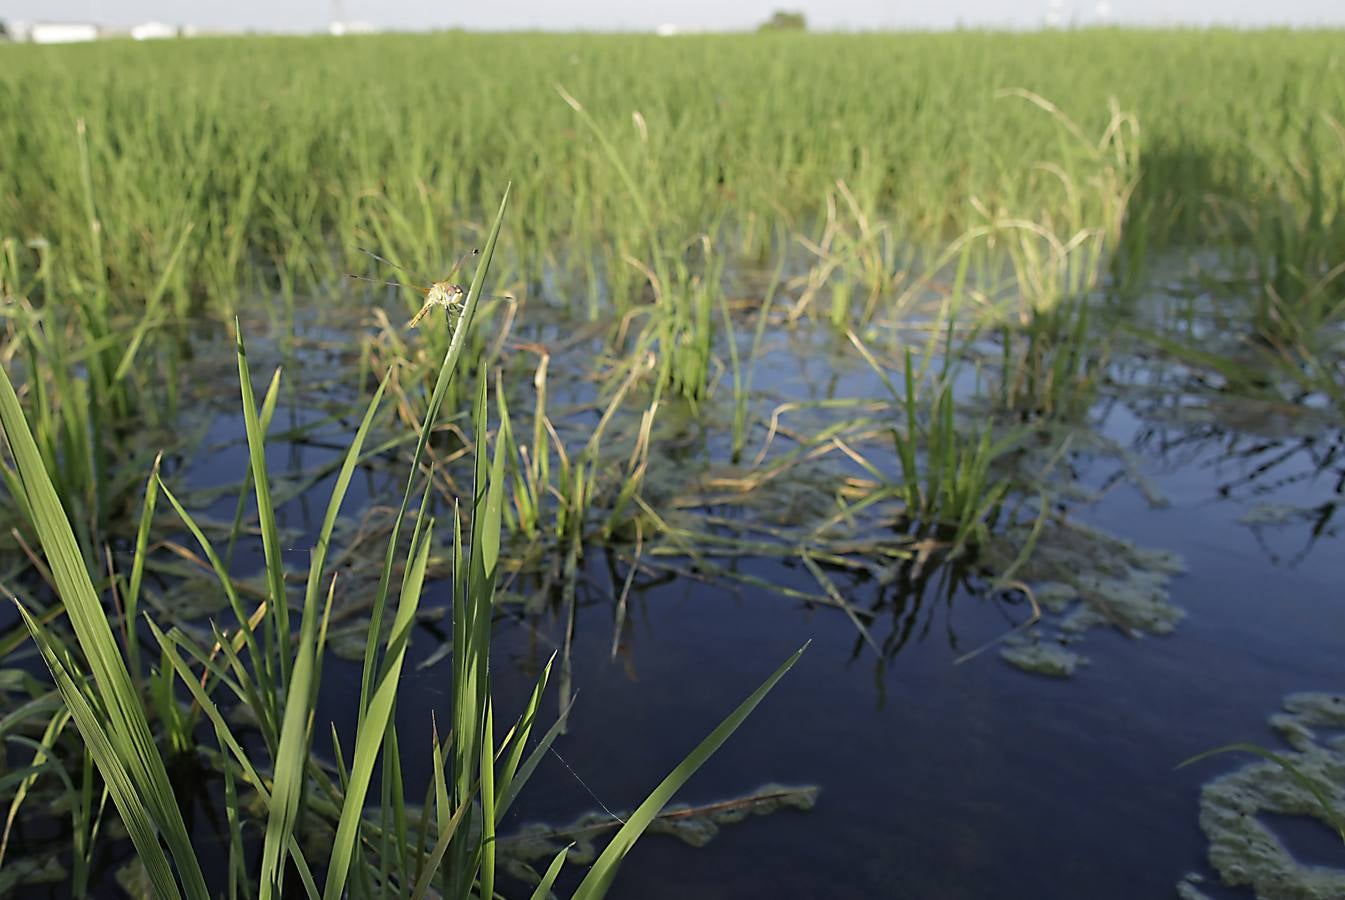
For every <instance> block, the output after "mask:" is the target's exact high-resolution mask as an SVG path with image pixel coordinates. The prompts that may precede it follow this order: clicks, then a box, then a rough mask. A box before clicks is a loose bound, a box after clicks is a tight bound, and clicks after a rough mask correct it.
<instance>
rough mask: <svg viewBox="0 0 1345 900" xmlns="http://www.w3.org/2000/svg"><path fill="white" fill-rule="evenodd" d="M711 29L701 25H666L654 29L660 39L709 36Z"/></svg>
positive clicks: (669, 23)
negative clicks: (685, 35)
mask: <svg viewBox="0 0 1345 900" xmlns="http://www.w3.org/2000/svg"><path fill="white" fill-rule="evenodd" d="M709 31H710V29H708V28H706V27H704V26H701V25H674V24H673V23H671V22H668V23H665V24H663V25H660V26H658V27H657V28H655V29H654V33H655V34H657V35H658V36H659V37H676V36H677V35H679V34H707V33H708V32H709Z"/></svg>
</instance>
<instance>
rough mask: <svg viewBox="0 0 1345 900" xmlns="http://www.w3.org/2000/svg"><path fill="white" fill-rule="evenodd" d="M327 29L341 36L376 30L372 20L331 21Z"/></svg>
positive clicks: (368, 32)
mask: <svg viewBox="0 0 1345 900" xmlns="http://www.w3.org/2000/svg"><path fill="white" fill-rule="evenodd" d="M327 31H328V32H330V33H331V34H334V35H336V36H337V37H341V36H343V35H347V34H373V33H374V32H376V31H378V29H377V28H376V27H375V26H374V24H373V23H372V22H332V23H331V24H330V25H328V26H327Z"/></svg>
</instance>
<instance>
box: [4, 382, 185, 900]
mask: <svg viewBox="0 0 1345 900" xmlns="http://www.w3.org/2000/svg"><path fill="white" fill-rule="evenodd" d="M0 426H3V429H4V434H5V438H6V440H7V441H8V443H9V447H10V453H11V455H12V456H13V459H14V463H15V468H16V469H17V471H18V475H19V479H20V482H21V487H22V489H23V493H24V496H25V497H26V500H27V506H28V509H29V510H30V511H31V512H32V514H33V526H34V528H35V529H36V531H37V533H38V537H39V538H40V540H41V542H42V549H43V552H44V555H45V556H46V559H47V563H48V566H49V567H50V569H51V573H52V577H53V578H54V580H55V582H56V587H57V590H58V592H59V593H60V595H61V599H62V600H63V601H64V603H65V608H66V612H67V614H68V615H69V617H70V622H71V625H72V626H73V628H74V630H75V635H76V637H77V639H78V641H79V646H80V648H81V649H82V650H83V651H84V655H85V658H86V659H87V660H88V664H89V667H90V670H91V672H92V674H93V679H94V692H95V695H96V696H97V698H98V706H97V707H95V706H94V705H92V704H90V703H89V702H88V701H87V700H86V699H85V697H84V695H83V694H82V692H81V691H80V689H79V688H78V687H76V685H75V679H74V677H73V675H71V674H70V673H69V672H68V671H67V670H66V668H65V666H64V665H63V664H62V663H61V662H60V660H59V658H58V657H57V655H56V653H55V651H54V649H53V648H52V646H51V644H50V642H49V640H47V639H46V635H45V634H44V633H43V632H42V627H41V626H39V625H38V624H37V622H36V621H35V620H34V619H33V618H32V617H31V616H30V615H29V614H28V612H27V611H26V610H23V609H22V607H20V610H21V612H22V614H23V616H24V622H25V624H27V626H28V628H29V631H30V632H32V634H33V635H34V638H35V639H36V640H37V641H38V646H39V648H40V649H41V650H42V653H43V657H44V659H45V661H46V662H47V664H48V667H49V668H52V667H53V665H54V668H52V674H53V676H54V677H56V678H57V679H58V687H61V696H62V697H63V698H64V699H65V701H66V704H67V706H69V707H70V710H71V713H72V715H74V716H75V722H76V724H77V725H78V726H79V728H80V733H81V734H83V735H84V737H85V740H86V741H87V742H88V743H89V746H90V749H91V752H93V745H94V744H95V743H97V744H98V748H97V751H96V755H95V760H96V761H97V762H98V765H99V771H100V772H101V773H102V774H103V777H104V778H105V779H106V780H107V781H108V783H109V788H110V789H111V788H112V784H113V783H114V782H115V784H116V787H115V789H114V790H113V800H114V802H116V804H117V808H118V810H119V811H120V812H121V813H122V815H123V817H129V818H132V819H135V820H136V823H135V825H134V826H131V825H128V828H135V829H140V834H139V839H137V840H136V841H135V843H136V849H137V851H138V852H139V853H141V854H144V855H145V856H146V857H147V863H146V864H147V866H152V867H153V868H154V870H155V871H156V872H157V873H158V876H159V878H160V880H162V877H163V875H164V874H165V873H166V872H167V858H166V857H165V856H164V854H163V851H162V849H161V846H160V844H159V843H158V836H159V835H162V837H163V839H164V841H165V842H166V843H167V845H168V848H169V851H170V852H171V854H172V857H173V861H174V863H175V864H176V866H177V871H178V874H179V875H180V876H181V878H182V883H183V889H184V890H185V891H186V894H187V896H188V897H189V898H193V900H195V898H202V900H204V898H205V897H207V896H208V891H207V889H206V885H205V879H204V876H203V875H202V874H201V868H200V865H199V863H198V862H197V859H196V854H195V850H194V849H193V847H192V844H191V840H190V838H189V837H188V835H187V829H186V825H185V823H184V822H183V820H182V813H181V812H180V810H179V809H178V805H177V799H176V797H175V796H174V794H173V789H172V785H171V784H170V782H169V780H168V773H167V771H166V770H165V768H164V764H163V759H162V758H161V757H160V756H159V752H158V749H157V748H156V747H155V745H154V739H153V736H152V734H151V732H150V728H149V722H148V721H147V720H146V718H145V712H144V709H143V707H142V706H141V703H140V697H139V695H138V693H137V692H136V689H135V686H134V684H133V682H132V680H131V676H130V673H129V672H128V671H127V669H126V664H125V662H124V661H123V660H122V657H121V654H120V651H119V649H118V647H117V640H116V637H115V636H114V635H113V633H112V628H111V626H110V624H109V623H108V618H107V615H106V613H105V612H104V610H103V607H102V603H101V602H100V601H99V598H98V594H97V592H96V591H95V590H94V587H93V583H92V581H91V580H90V578H89V572H88V569H86V568H85V565H84V557H83V555H82V554H81V552H80V549H79V546H78V544H77V542H76V540H75V535H74V532H73V531H72V530H71V527H70V522H69V520H68V519H67V517H66V514H65V510H64V508H63V507H62V506H61V502H60V499H59V498H58V496H57V494H56V490H55V488H54V487H53V486H52V483H51V479H50V477H49V476H48V474H47V470H46V467H45V465H44V464H43V461H42V456H41V454H40V453H39V452H38V449H37V444H36V443H35V442H34V440H33V435H32V432H31V431H30V430H29V428H28V423H27V421H26V420H25V419H24V416H23V409H22V407H21V406H20V405H19V398H18V396H17V395H16V394H15V392H14V386H13V384H12V383H11V382H10V380H9V373H8V372H3V371H0ZM169 879H170V880H171V874H170V875H169ZM158 883H159V882H158V881H156V884H158ZM168 888H169V885H168V884H161V885H160V889H161V890H164V891H167V892H166V893H165V894H164V896H165V897H176V896H179V894H178V891H177V888H176V887H173V888H172V889H171V890H168Z"/></svg>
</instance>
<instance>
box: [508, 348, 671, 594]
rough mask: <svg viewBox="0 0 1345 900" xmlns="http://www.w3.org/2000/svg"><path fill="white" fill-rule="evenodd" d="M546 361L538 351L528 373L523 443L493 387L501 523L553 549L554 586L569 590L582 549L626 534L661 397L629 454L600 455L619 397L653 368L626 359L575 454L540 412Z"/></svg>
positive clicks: (531, 552)
mask: <svg viewBox="0 0 1345 900" xmlns="http://www.w3.org/2000/svg"><path fill="white" fill-rule="evenodd" d="M550 360H551V357H550V355H549V354H547V353H546V352H545V350H543V351H542V352H541V356H540V359H539V362H538V365H537V368H536V370H535V372H534V375H533V379H532V383H533V390H534V391H535V397H536V399H535V401H534V405H533V424H532V430H531V436H530V438H529V439H525V440H520V438H519V437H518V436H517V435H516V434H515V432H514V428H513V424H512V421H511V418H510V416H509V408H508V404H507V403H506V401H505V399H504V393H503V391H501V390H499V389H498V388H497V390H496V403H497V408H498V413H499V417H500V430H499V436H498V438H497V442H498V445H499V446H501V447H502V448H503V452H504V454H505V457H506V459H507V464H506V465H507V472H508V474H509V475H510V478H511V482H512V490H511V503H510V504H509V507H508V508H507V510H506V513H505V521H506V524H507V525H508V527H509V528H510V530H513V531H516V532H518V533H520V534H521V535H522V536H523V538H524V539H525V540H526V541H527V542H528V544H529V545H530V547H533V548H536V547H541V546H542V545H546V546H547V547H549V548H550V549H551V550H552V551H554V555H553V561H554V562H555V563H556V564H557V565H559V567H560V577H561V579H562V584H563V585H564V586H565V587H566V589H567V590H570V589H572V588H573V584H574V581H575V579H576V578H577V577H578V574H579V561H580V559H581V558H582V556H583V552H584V546H585V543H586V542H587V541H588V540H590V539H597V540H603V541H606V540H610V539H611V538H612V537H613V535H615V534H618V533H621V534H625V533H628V532H629V531H630V527H629V526H630V523H631V519H632V518H633V517H638V513H637V512H636V511H635V507H636V506H637V504H636V503H635V499H636V498H637V497H638V496H639V493H640V490H641V488H642V487H643V484H644V480H645V474H646V472H647V471H648V467H649V451H650V435H651V433H652V431H653V427H654V420H655V417H656V416H657V414H658V408H659V403H660V394H661V391H660V389H659V386H658V384H657V383H656V384H655V386H654V390H653V396H652V399H651V400H650V403H649V406H648V407H647V408H646V409H645V410H644V412H643V413H642V414H641V416H640V422H639V426H638V428H637V429H636V431H635V434H634V437H633V440H632V445H631V448H630V452H629V456H628V457H626V458H624V460H621V459H613V455H614V454H613V453H612V451H611V447H610V446H609V447H608V448H607V450H606V451H604V439H605V438H607V437H608V429H609V428H610V427H611V425H612V422H613V420H614V419H615V418H616V417H617V415H618V414H619V413H620V412H621V410H622V408H623V406H624V404H625V402H626V399H627V397H628V396H629V395H630V394H631V392H632V391H633V390H634V389H635V388H636V387H637V386H638V385H639V384H640V382H641V381H643V380H645V379H647V378H648V376H649V375H650V374H651V372H652V371H653V369H654V367H655V365H656V363H655V362H654V360H653V358H652V356H648V357H645V358H643V359H641V358H640V357H638V356H637V357H632V358H631V359H630V360H628V361H627V362H626V363H625V364H624V365H625V369H626V372H625V375H624V377H623V378H622V379H621V380H620V381H619V382H618V383H617V386H616V388H615V390H614V391H613V393H612V396H611V397H610V398H609V399H608V400H607V402H606V405H605V406H604V407H603V411H602V414H601V415H600V416H599V418H598V422H597V424H596V425H595V426H594V428H593V429H592V431H590V432H589V434H588V437H587V440H585V442H584V443H583V445H582V446H580V447H579V448H577V449H571V448H567V447H566V445H565V442H564V440H563V439H562V437H561V435H560V433H559V432H558V431H557V429H556V427H555V425H554V424H553V423H552V421H551V419H550V418H549V417H548V415H547V412H546V403H547V380H548V371H549V368H550ZM597 510H602V512H603V515H602V516H601V517H600V518H599V517H596V516H595V515H594V513H595V511H597ZM525 555H526V556H535V555H536V552H535V550H527V551H525Z"/></svg>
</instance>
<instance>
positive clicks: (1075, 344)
mask: <svg viewBox="0 0 1345 900" xmlns="http://www.w3.org/2000/svg"><path fill="white" fill-rule="evenodd" d="M1089 320H1090V312H1089V304H1088V302H1087V300H1085V299H1077V300H1072V301H1069V302H1064V303H1060V304H1058V305H1056V306H1054V307H1052V308H1050V309H1045V310H1038V311H1035V312H1033V313H1032V315H1031V317H1030V318H1029V320H1028V323H1027V324H1026V325H1021V326H1015V325H1012V324H1006V325H1004V326H1002V327H1001V328H1000V329H999V335H998V337H999V343H1000V351H1001V354H1000V359H999V379H998V380H999V384H998V388H997V390H996V391H995V394H994V397H995V401H996V404H997V406H998V407H999V409H1000V410H1001V411H1002V412H1004V413H1007V414H1010V415H1012V416H1014V417H1016V418H1018V419H1021V420H1024V421H1028V420H1034V419H1041V418H1052V419H1063V420H1067V421H1074V420H1078V419H1079V418H1081V417H1082V416H1084V415H1085V414H1086V413H1087V412H1088V410H1089V409H1090V408H1091V407H1092V405H1093V401H1094V399H1095V398H1096V396H1097V388H1098V385H1099V382H1100V380H1101V378H1102V372H1103V370H1104V368H1105V366H1106V359H1107V338H1106V337H1105V336H1103V337H1100V338H1099V337H1094V335H1093V334H1092V333H1091V332H1090V331H1089V327H1088V326H1089Z"/></svg>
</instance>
